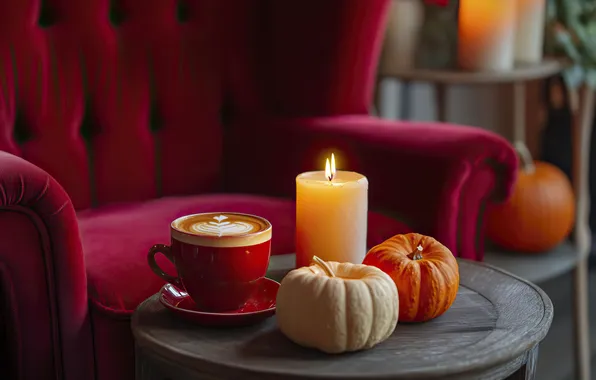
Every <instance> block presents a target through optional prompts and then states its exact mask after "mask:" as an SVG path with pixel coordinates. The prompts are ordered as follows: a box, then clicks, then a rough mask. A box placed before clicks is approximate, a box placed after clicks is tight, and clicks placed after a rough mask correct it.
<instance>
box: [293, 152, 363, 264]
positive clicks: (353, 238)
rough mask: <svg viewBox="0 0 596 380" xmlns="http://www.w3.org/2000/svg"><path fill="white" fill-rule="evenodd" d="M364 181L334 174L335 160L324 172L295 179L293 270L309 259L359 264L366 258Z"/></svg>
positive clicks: (351, 174)
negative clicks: (294, 262)
mask: <svg viewBox="0 0 596 380" xmlns="http://www.w3.org/2000/svg"><path fill="white" fill-rule="evenodd" d="M367 218H368V180H367V179H366V177H365V176H363V175H362V174H358V173H354V172H348V171H336V170H335V157H333V155H332V159H331V163H330V162H329V159H327V162H326V167H325V171H316V172H307V173H302V174H300V175H299V176H298V177H296V267H297V268H299V267H302V266H306V265H310V262H311V259H312V256H313V255H317V256H318V257H320V258H321V259H323V260H325V261H338V262H350V263H356V264H361V263H362V260H363V259H364V255H365V254H366V233H367Z"/></svg>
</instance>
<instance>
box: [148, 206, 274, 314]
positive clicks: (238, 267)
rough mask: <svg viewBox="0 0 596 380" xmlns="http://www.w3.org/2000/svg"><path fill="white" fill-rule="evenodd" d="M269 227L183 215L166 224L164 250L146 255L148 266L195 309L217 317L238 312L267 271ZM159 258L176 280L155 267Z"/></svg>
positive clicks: (236, 217) (233, 216) (255, 220)
mask: <svg viewBox="0 0 596 380" xmlns="http://www.w3.org/2000/svg"><path fill="white" fill-rule="evenodd" d="M271 233H272V226H271V223H269V221H267V220H266V219H264V218H261V217H259V216H256V215H249V214H240V213H232V212H218V213H205V214H194V215H187V216H183V217H181V218H178V219H176V220H174V221H173V222H172V223H171V225H170V235H171V244H170V246H167V245H163V244H157V245H155V246H153V247H152V248H151V249H150V250H149V254H148V256H147V260H148V262H149V266H150V267H151V269H152V270H153V272H155V273H156V274H157V275H158V276H160V277H161V278H163V279H164V280H166V281H167V282H169V283H171V284H173V285H175V286H177V287H179V288H181V289H184V290H186V292H187V293H188V295H189V296H190V297H191V298H192V299H193V301H195V303H196V304H197V306H198V307H199V309H201V310H204V311H212V312H221V311H230V310H235V309H238V308H240V307H242V306H243V305H244V304H245V303H246V301H248V300H249V299H250V297H251V295H252V294H253V293H254V291H255V290H256V289H257V282H258V281H259V280H260V279H261V278H263V277H264V276H265V274H266V272H267V267H268V266H269V256H270V254H271ZM157 253H162V254H163V255H164V256H166V257H167V258H168V259H169V260H170V261H171V262H172V263H174V265H175V267H176V271H177V273H178V276H177V277H174V276H171V275H169V274H167V273H165V272H164V271H163V270H162V269H161V268H160V267H159V266H158V265H157V263H156V262H155V254H157Z"/></svg>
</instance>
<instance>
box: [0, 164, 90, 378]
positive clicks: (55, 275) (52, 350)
mask: <svg viewBox="0 0 596 380" xmlns="http://www.w3.org/2000/svg"><path fill="white" fill-rule="evenodd" d="M0 286H1V288H0V297H1V298H2V299H3V300H4V304H2V305H0V307H1V309H0V319H1V320H2V321H1V322H2V323H3V324H5V325H6V326H8V328H7V335H6V336H5V337H2V336H1V335H0V337H1V338H3V339H2V340H3V341H0V350H1V351H5V353H7V354H8V356H9V357H10V360H8V362H9V363H10V366H12V368H10V369H9V373H10V372H12V375H14V377H15V378H22V379H50V378H51V379H57V378H60V379H72V380H75V379H86V378H89V379H90V378H93V376H94V375H93V372H91V373H90V372H89V370H93V352H92V340H91V330H90V325H89V321H88V308H87V283H86V275H85V264H84V258H83V252H82V247H81V242H80V239H79V231H78V225H77V219H76V214H75V211H74V209H73V206H72V204H71V201H70V199H69V197H68V195H67V194H66V192H65V191H64V190H63V189H62V187H61V186H60V185H59V184H58V183H57V182H56V181H55V180H54V179H53V178H52V177H51V176H50V175H49V174H47V173H46V172H44V171H43V170H41V169H40V168H38V167H36V166H35V165H33V164H31V163H29V162H27V161H25V160H23V159H21V158H19V157H16V156H13V155H11V154H9V153H6V152H0ZM3 367H4V366H3ZM3 371H4V370H3ZM3 373H4V372H3ZM9 377H10V376H9Z"/></svg>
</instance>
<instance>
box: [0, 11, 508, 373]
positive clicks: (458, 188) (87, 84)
mask: <svg viewBox="0 0 596 380" xmlns="http://www.w3.org/2000/svg"><path fill="white" fill-rule="evenodd" d="M387 6H388V1H384V0H376V1H362V0H326V1H320V0H300V1H290V0H288V1H278V0H180V1H176V0H113V1H109V0H88V1H79V0H45V1H41V0H5V1H3V2H1V3H0V90H1V91H0V150H2V152H0V326H1V327H2V329H1V331H0V361H1V362H0V368H2V369H1V370H0V371H3V372H2V378H9V379H11V378H17V379H35V380H42V379H69V380H86V379H98V380H119V379H132V378H133V377H134V350H133V339H132V335H131V332H130V327H129V324H130V315H131V313H132V312H133V310H134V309H135V307H136V306H137V305H138V304H139V303H140V302H141V301H142V300H143V299H145V298H147V297H148V296H150V295H151V294H153V293H155V292H156V291H158V289H159V287H160V286H161V284H162V283H161V280H160V279H159V278H158V277H157V276H155V275H154V274H153V273H152V272H151V271H150V269H149V267H148V266H147V264H146V259H145V257H146V253H147V250H148V248H149V247H150V246H151V245H152V244H154V243H167V242H168V224H169V222H170V221H171V220H172V219H174V218H176V217H178V216H180V215H184V214H187V213H195V212H203V211H214V210H224V209H225V210H233V211H240V212H249V213H256V214H259V215H262V216H265V217H266V218H268V219H270V220H271V222H272V223H273V224H274V225H275V236H274V238H273V239H274V240H273V253H274V254H278V253H286V252H291V251H293V248H294V241H293V239H294V237H293V236H294V235H293V234H294V204H293V202H292V200H291V198H292V196H293V194H294V178H295V175H296V174H298V173H299V172H301V171H304V170H312V169H318V168H320V165H321V162H322V160H321V157H322V155H323V154H326V153H328V152H329V151H334V152H336V154H337V155H338V156H339V157H340V158H341V160H342V161H341V167H342V168H349V169H352V170H356V171H359V172H361V173H364V174H365V175H367V176H368V177H369V181H370V208H371V210H374V211H377V213H373V212H371V214H370V216H369V244H371V245H372V244H376V243H379V242H381V241H382V240H383V239H385V238H388V237H390V236H391V235H393V234H396V233H399V232H404V231H407V230H408V229H415V230H417V231H420V232H423V233H426V234H431V235H433V236H435V237H436V238H438V239H439V240H441V241H442V242H444V243H445V244H446V245H447V246H449V247H450V248H451V249H452V250H453V251H454V252H455V253H456V254H457V255H459V256H462V257H466V258H471V259H477V260H480V259H482V233H481V230H482V213H481V211H482V208H483V205H484V204H485V203H486V202H487V201H491V200H499V199H503V198H505V197H507V196H508V193H509V191H510V187H511V184H512V181H513V179H514V176H515V168H516V164H517V161H516V157H515V154H514V152H513V151H512V149H510V147H509V146H508V144H507V143H506V142H505V141H504V140H503V139H501V138H500V137H498V136H496V135H493V134H491V133H488V132H484V131H482V130H479V129H473V128H466V127H460V126H454V125H439V124H433V123H401V122H390V121H382V120H379V119H376V118H374V117H370V116H368V115H367V108H368V106H369V104H370V102H371V93H372V87H373V84H374V75H375V67H376V64H377V58H378V55H379V50H380V44H381V40H382V34H383V23H384V14H385V11H386V8H387Z"/></svg>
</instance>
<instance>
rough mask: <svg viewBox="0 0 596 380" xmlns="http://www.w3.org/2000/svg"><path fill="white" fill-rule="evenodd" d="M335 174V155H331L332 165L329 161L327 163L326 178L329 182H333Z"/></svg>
mask: <svg viewBox="0 0 596 380" xmlns="http://www.w3.org/2000/svg"><path fill="white" fill-rule="evenodd" d="M335 173H336V170H335V155H334V154H333V153H331V164H330V163H329V159H327V160H326V161H325V177H327V179H328V180H329V181H333V178H334V177H335Z"/></svg>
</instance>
